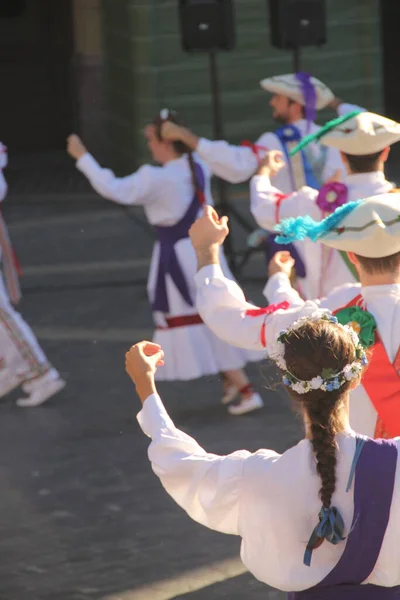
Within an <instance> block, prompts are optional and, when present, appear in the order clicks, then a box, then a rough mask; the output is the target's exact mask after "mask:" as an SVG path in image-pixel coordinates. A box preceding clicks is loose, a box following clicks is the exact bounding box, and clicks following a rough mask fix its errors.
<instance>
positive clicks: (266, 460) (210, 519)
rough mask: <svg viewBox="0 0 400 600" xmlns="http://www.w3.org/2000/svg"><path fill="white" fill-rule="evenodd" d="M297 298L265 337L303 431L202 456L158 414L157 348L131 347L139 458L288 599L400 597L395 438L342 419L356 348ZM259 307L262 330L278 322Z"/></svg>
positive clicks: (357, 373)
mask: <svg viewBox="0 0 400 600" xmlns="http://www.w3.org/2000/svg"><path fill="white" fill-rule="evenodd" d="M312 310H314V311H316V309H315V306H314V308H313V307H312V306H311V303H310V304H309V308H308V309H305V310H304V312H303V314H304V315H305V317H303V318H301V319H300V320H298V321H297V322H295V323H292V324H291V325H289V327H288V328H287V329H286V330H282V331H281V332H280V334H279V337H278V341H277V342H276V344H270V346H269V347H270V356H272V357H273V358H274V360H275V362H276V364H277V366H278V368H279V369H280V371H281V375H282V380H283V384H284V385H285V386H286V388H287V390H288V392H289V395H290V397H291V398H292V399H293V401H294V402H295V403H296V405H297V406H298V408H299V409H300V412H301V414H302V416H303V420H304V428H305V438H304V439H303V440H302V441H301V442H300V443H299V444H297V445H296V446H294V447H293V448H290V449H289V450H287V451H286V452H285V453H284V454H283V455H279V454H277V453H276V452H274V451H273V450H259V451H258V452H256V453H255V454H251V453H250V452H247V451H244V450H241V451H238V452H235V453H234V454H231V455H228V456H216V455H215V454H207V453H206V452H205V450H203V449H202V448H201V447H200V446H199V445H198V444H197V443H196V441H195V440H194V439H192V438H191V437H189V436H188V435H187V434H185V433H183V432H181V431H179V430H178V429H176V427H175V426H174V424H173V422H172V421H171V419H170V418H169V416H168V414H167V412H166V410H165V408H164V406H163V404H162V401H161V399H160V397H159V396H158V395H157V389H156V386H155V383H154V374H155V372H156V370H157V367H158V366H159V365H161V364H162V362H163V360H165V359H166V358H167V357H164V354H163V352H162V350H161V348H160V347H159V346H157V345H155V344H151V343H149V342H141V343H140V344H137V345H136V346H133V347H132V348H131V350H130V351H129V352H128V353H127V356H126V370H127V372H128V374H129V375H130V377H131V378H132V380H133V381H134V383H135V385H136V390H137V393H138V395H139V397H140V399H141V401H142V403H143V409H142V411H141V412H140V413H139V415H138V421H139V424H140V426H141V428H142V429H143V431H144V433H145V434H146V435H148V436H149V437H151V438H152V441H151V444H150V448H149V458H150V460H151V463H152V468H153V470H154V472H155V473H156V474H157V475H158V476H159V478H160V480H161V482H162V484H163V487H164V488H165V489H166V491H167V492H168V493H169V494H170V495H171V496H172V498H174V500H175V501H176V502H177V503H178V504H179V505H180V506H181V507H182V508H183V509H184V510H185V511H187V513H188V514H189V516H191V517H192V518H193V519H194V520H196V521H198V522H199V523H201V524H203V525H206V526H207V527H209V528H211V529H214V530H216V531H220V532H223V533H229V534H234V535H240V536H241V538H242V546H241V558H242V560H243V562H244V564H245V565H246V567H247V568H248V569H249V570H250V571H251V572H252V573H253V574H254V575H255V576H256V577H257V578H258V579H259V580H261V581H263V582H264V583H266V584H268V585H271V586H273V587H275V588H279V589H281V590H284V591H287V592H289V599H290V600H336V599H339V598H340V600H349V599H359V600H361V599H363V600H369V599H370V600H372V599H373V600H377V599H382V598H383V599H389V598H390V599H392V598H400V571H399V569H398V565H399V561H400V541H399V536H398V522H399V518H400V501H399V499H400V496H399V494H400V477H399V476H398V473H399V469H398V468H397V464H398V447H399V445H400V440H398V441H394V440H393V441H392V440H391V441H388V440H371V439H369V438H366V437H361V436H358V435H357V434H356V433H355V432H354V431H352V430H351V429H350V427H349V410H348V404H349V391H350V389H351V388H352V387H354V386H356V385H357V384H358V383H359V380H360V378H361V376H362V373H363V369H364V367H365V364H366V363H367V358H366V355H365V352H364V350H363V347H362V346H361V345H360V342H359V340H358V337H357V335H356V334H355V332H354V331H353V330H352V329H350V328H348V327H346V326H343V325H340V324H339V323H338V321H337V319H336V317H333V316H332V315H330V314H329V313H324V312H323V311H316V312H311V311H312ZM292 318H293V315H292V314H291V311H287V312H286V313H285V311H280V312H276V313H274V314H273V315H271V316H270V317H269V320H268V324H267V330H268V331H267V333H268V335H269V336H270V339H271V341H273V340H274V339H276V337H274V338H273V337H272V336H271V334H272V333H273V332H276V331H279V330H280V329H282V326H283V324H284V323H286V324H287V323H290V321H291V320H292Z"/></svg>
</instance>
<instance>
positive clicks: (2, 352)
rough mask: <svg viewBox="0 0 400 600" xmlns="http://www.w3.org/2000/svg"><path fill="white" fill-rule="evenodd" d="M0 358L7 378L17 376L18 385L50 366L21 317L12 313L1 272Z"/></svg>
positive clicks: (37, 375) (14, 312) (42, 372)
mask: <svg viewBox="0 0 400 600" xmlns="http://www.w3.org/2000/svg"><path fill="white" fill-rule="evenodd" d="M0 358H1V359H2V361H4V363H5V369H6V370H7V372H8V373H7V375H8V374H9V375H10V377H11V376H15V375H18V376H19V377H20V379H21V382H25V381H29V380H30V379H34V378H36V377H40V376H41V375H43V374H44V373H46V372H47V371H48V370H49V368H50V364H49V362H48V360H47V358H46V356H45V354H44V352H43V350H42V349H41V347H40V346H39V343H38V341H37V339H36V337H35V335H34V333H33V331H32V329H31V328H30V327H29V325H28V323H26V321H24V319H23V318H22V317H21V315H20V314H19V313H18V312H17V311H16V310H15V309H14V307H13V306H12V304H11V302H10V299H9V297H8V294H7V290H6V287H5V284H4V279H3V275H2V273H1V271H0Z"/></svg>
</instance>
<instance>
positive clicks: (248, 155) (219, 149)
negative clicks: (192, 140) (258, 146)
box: [196, 138, 258, 183]
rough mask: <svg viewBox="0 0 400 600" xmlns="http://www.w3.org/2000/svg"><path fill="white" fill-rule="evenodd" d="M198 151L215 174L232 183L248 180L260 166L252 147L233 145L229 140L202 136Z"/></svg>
mask: <svg viewBox="0 0 400 600" xmlns="http://www.w3.org/2000/svg"><path fill="white" fill-rule="evenodd" d="M196 152H197V154H198V155H199V156H200V158H201V159H202V160H204V162H205V163H207V164H208V166H209V167H210V169H211V171H212V172H213V173H214V175H218V177H221V178H222V179H225V180H226V181H229V182H230V183H240V182H242V181H247V180H248V179H249V178H250V177H251V176H252V175H253V174H254V172H255V171H256V170H257V168H258V160H257V157H256V156H255V154H254V153H253V152H252V150H251V149H250V148H246V147H241V146H232V145H230V144H228V142H224V141H211V140H206V139H205V138H201V139H200V141H199V143H198V145H197V148H196Z"/></svg>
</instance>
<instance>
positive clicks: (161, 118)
mask: <svg viewBox="0 0 400 600" xmlns="http://www.w3.org/2000/svg"><path fill="white" fill-rule="evenodd" d="M165 121H171V123H175V124H176V125H181V126H182V127H183V126H184V122H183V120H182V119H181V117H180V115H179V114H178V113H177V112H176V111H175V110H170V109H168V108H164V109H163V110H162V111H161V112H160V114H159V115H158V116H157V117H156V118H155V119H154V121H153V124H154V125H155V127H156V132H157V137H158V139H159V140H160V141H161V140H162V135H161V128H162V125H163V123H165ZM172 145H173V148H174V150H175V152H176V153H177V154H187V158H188V162H189V169H190V174H191V177H192V184H193V189H194V191H195V192H196V195H197V197H198V200H199V203H200V204H201V205H202V204H204V191H203V190H202V189H201V187H200V183H199V181H198V178H197V174H196V166H195V162H194V158H193V152H192V150H191V149H190V148H189V147H188V146H186V144H184V143H183V142H181V141H175V142H172Z"/></svg>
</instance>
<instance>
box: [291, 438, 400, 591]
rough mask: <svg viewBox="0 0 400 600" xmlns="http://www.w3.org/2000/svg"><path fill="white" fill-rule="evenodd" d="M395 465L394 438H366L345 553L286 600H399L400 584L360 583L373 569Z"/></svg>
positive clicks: (382, 530)
mask: <svg viewBox="0 0 400 600" xmlns="http://www.w3.org/2000/svg"><path fill="white" fill-rule="evenodd" d="M396 468H397V446H396V443H395V442H394V441H392V440H371V439H367V440H366V442H365V444H364V447H363V449H362V451H361V454H360V457H359V459H358V462H357V466H356V474H355V484H354V516H353V522H352V525H351V529H350V533H349V536H348V539H347V544H346V547H345V549H344V552H343V554H342V556H341V558H340V560H339V562H338V564H337V565H336V567H334V568H333V569H332V571H331V572H330V573H328V575H327V576H326V577H325V579H323V580H322V581H321V582H320V583H319V584H318V585H316V586H315V587H313V588H310V589H308V590H304V591H303V592H291V593H290V594H289V595H288V600H339V599H340V600H350V599H351V600H381V599H382V600H389V599H390V600H393V599H394V598H398V599H400V586H395V587H392V588H388V587H381V586H376V585H371V584H368V585H361V583H362V582H363V581H365V580H366V579H367V578H368V577H369V576H370V574H371V573H372V571H373V570H374V567H375V564H376V561H377V560H378V556H379V553H380V551H381V547H382V542H383V538H384V535H385V532H386V528H387V525H388V522H389V515H390V507H391V503H392V496H393V488H394V482H395V476H396ZM316 552H318V550H316Z"/></svg>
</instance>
